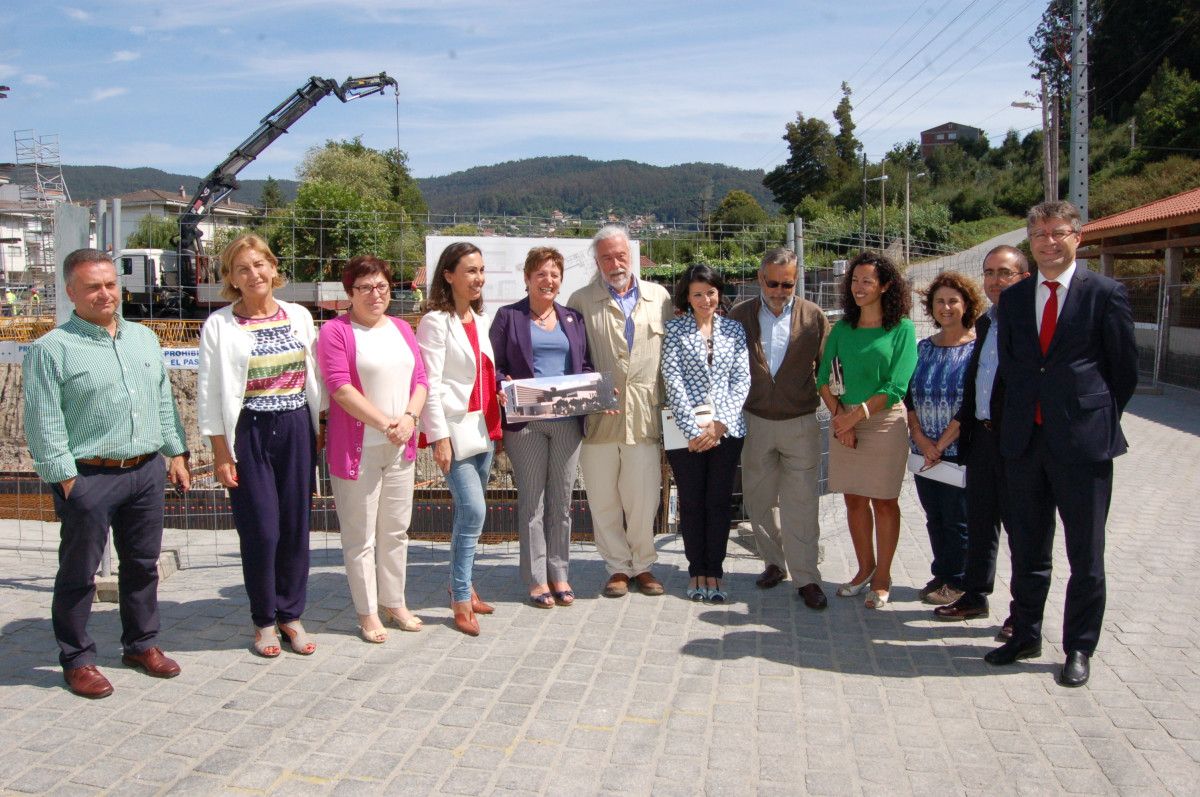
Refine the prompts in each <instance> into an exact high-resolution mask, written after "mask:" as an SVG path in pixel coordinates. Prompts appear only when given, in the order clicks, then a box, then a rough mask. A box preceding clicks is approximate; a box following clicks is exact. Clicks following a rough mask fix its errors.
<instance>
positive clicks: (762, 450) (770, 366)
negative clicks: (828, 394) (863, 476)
mask: <svg viewBox="0 0 1200 797" xmlns="http://www.w3.org/2000/svg"><path fill="white" fill-rule="evenodd" d="M796 275H797V267H796V255H795V253H793V252H792V251H791V250H790V249H783V248H779V249H772V250H770V251H768V252H767V253H766V254H764V255H763V259H762V265H761V266H760V267H759V269H758V284H759V288H760V290H761V293H762V296H761V298H758V299H750V300H748V301H745V302H742V303H741V304H739V305H737V306H736V307H734V308H733V310H732V311H730V313H729V316H730V317H731V318H733V319H735V320H737V321H738V322H740V323H741V325H742V326H743V327H745V329H746V341H747V343H748V344H749V347H750V396H749V397H748V398H747V399H746V407H745V416H746V443H745V445H744V446H743V447H742V490H743V494H744V496H745V501H746V509H747V510H748V511H749V513H750V523H751V525H752V526H753V527H754V537H755V539H756V540H757V542H758V552H759V555H760V556H761V557H762V558H763V561H764V562H765V563H766V569H765V570H764V571H763V573H762V575H761V576H759V578H758V581H757V582H756V583H757V584H758V586H759V587H762V588H764V589H769V588H771V587H774V586H776V585H778V584H779V583H780V582H782V581H783V579H784V578H785V577H786V576H787V575H788V574H789V573H790V574H791V577H792V583H793V584H795V585H796V587H797V591H798V592H799V594H800V597H801V598H802V599H803V600H804V604H805V605H806V606H808V607H809V608H810V609H824V608H825V607H826V605H827V601H826V598H825V593H824V591H823V590H822V589H821V572H820V570H819V569H818V567H817V550H818V541H819V540H820V536H821V529H820V525H819V523H818V520H817V475H818V473H819V470H820V465H821V435H820V429H819V427H818V425H817V417H816V410H817V404H818V398H817V388H816V379H815V378H816V370H817V365H818V362H819V361H820V359H821V346H822V345H823V344H824V342H825V335H826V334H827V333H828V332H829V322H828V320H826V318H825V314H824V313H823V312H822V311H821V308H819V307H817V306H816V305H815V304H813V303H812V302H809V301H806V300H805V299H803V298H797V297H796Z"/></svg>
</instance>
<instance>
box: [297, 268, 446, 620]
mask: <svg viewBox="0 0 1200 797" xmlns="http://www.w3.org/2000/svg"><path fill="white" fill-rule="evenodd" d="M391 277H392V272H391V268H390V267H389V266H388V264H387V263H386V262H384V261H383V260H380V259H379V258H377V257H375V256H373V255H360V256H358V257H355V258H353V259H352V260H351V261H350V262H349V263H347V264H346V268H345V270H344V271H343V272H342V285H343V286H344V287H345V288H346V293H347V294H349V295H350V312H349V313H347V314H346V315H343V316H339V317H338V318H335V319H333V320H332V321H329V322H326V323H325V325H324V326H322V327H321V334H320V337H319V339H318V340H317V361H318V362H319V364H320V370H321V376H322V377H323V378H324V380H325V385H326V387H327V388H328V390H329V396H330V399H331V401H330V403H329V420H328V429H327V433H326V436H325V447H326V458H327V460H328V462H329V473H330V475H331V476H332V482H333V497H334V500H335V501H336V502H337V513H338V523H339V525H340V526H341V538H342V553H343V558H344V559H345V563H346V578H347V579H348V580H349V582H350V595H351V597H352V598H353V600H354V609H355V611H356V612H357V613H358V623H359V634H361V636H362V638H363V639H364V640H366V641H367V642H376V643H378V642H384V641H386V640H387V630H386V629H385V628H384V622H383V621H391V622H394V623H395V624H396V625H398V626H399V627H400V628H401V629H403V630H405V631H420V630H421V620H420V618H419V617H417V616H416V615H414V614H413V613H412V612H410V611H409V610H408V607H407V605H406V603H405V600H404V576H405V570H406V569H407V565H408V525H409V520H410V519H411V517H412V505H413V477H414V470H415V468H414V462H415V460H416V444H417V435H416V424H417V418H419V417H420V415H421V410H422V408H423V407H424V406H425V396H426V394H427V393H428V392H429V381H428V380H427V379H426V377H425V366H424V364H423V363H422V361H421V351H420V349H419V348H418V347H417V340H416V336H415V335H413V330H412V327H411V326H409V324H408V323H407V322H406V321H404V320H402V319H399V318H393V317H391V316H389V315H387V314H386V313H387V308H388V303H389V302H390V300H391V289H392V278H391ZM380 607H382V609H383V611H382V614H383V618H382V620H383V621H381V618H380Z"/></svg>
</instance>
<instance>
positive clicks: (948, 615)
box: [933, 593, 988, 620]
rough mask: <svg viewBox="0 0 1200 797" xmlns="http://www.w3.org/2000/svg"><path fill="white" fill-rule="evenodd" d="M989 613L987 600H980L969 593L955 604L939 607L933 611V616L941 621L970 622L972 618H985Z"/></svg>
mask: <svg viewBox="0 0 1200 797" xmlns="http://www.w3.org/2000/svg"><path fill="white" fill-rule="evenodd" d="M987 613H988V603H987V598H983V599H982V600H980V599H979V598H977V597H975V596H973V595H971V594H970V593H967V594H966V595H963V596H962V597H961V598H959V599H958V600H956V601H955V602H954V603H950V604H947V605H946V606H938V607H937V608H936V609H934V610H933V616H934V617H936V618H938V619H939V620H970V619H971V618H972V617H985V616H986V615H987Z"/></svg>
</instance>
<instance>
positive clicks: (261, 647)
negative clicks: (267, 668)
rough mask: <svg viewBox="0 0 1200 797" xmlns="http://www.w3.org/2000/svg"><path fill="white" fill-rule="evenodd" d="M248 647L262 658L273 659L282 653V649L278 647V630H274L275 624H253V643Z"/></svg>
mask: <svg viewBox="0 0 1200 797" xmlns="http://www.w3.org/2000/svg"><path fill="white" fill-rule="evenodd" d="M250 649H251V650H253V651H254V652H255V653H257V654H258V655H260V656H262V657H263V658H264V659H273V658H275V657H276V656H278V655H279V654H280V653H282V652H283V649H282V648H281V647H279V632H278V631H276V630H275V626H273V625H264V626H263V627H262V628H259V627H257V626H255V628H254V643H253V644H252V645H251V646H250Z"/></svg>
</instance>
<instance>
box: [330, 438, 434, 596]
mask: <svg viewBox="0 0 1200 797" xmlns="http://www.w3.org/2000/svg"><path fill="white" fill-rule="evenodd" d="M415 471H416V468H415V467H414V463H413V462H408V461H406V460H405V459H404V449H403V448H397V447H396V446H394V445H392V444H391V443H383V444H381V445H377V446H365V447H364V448H363V452H362V462H361V463H360V465H359V469H358V473H359V475H358V478H357V479H356V480H354V481H350V480H347V479H339V478H337V477H336V476H332V477H330V481H331V482H332V483H333V499H334V501H335V502H336V503H337V515H338V524H339V525H340V526H341V529H342V531H341V537H342V558H343V559H344V560H345V563H346V579H347V580H348V581H349V582H350V597H351V598H352V599H353V600H354V611H356V612H357V613H358V614H376V613H377V612H378V611H379V606H380V605H381V604H382V605H383V606H386V607H388V608H389V609H401V608H404V606H405V605H406V604H405V602H404V576H405V572H406V571H407V569H408V525H409V521H410V520H411V518H412V507H413V477H414V474H415Z"/></svg>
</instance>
